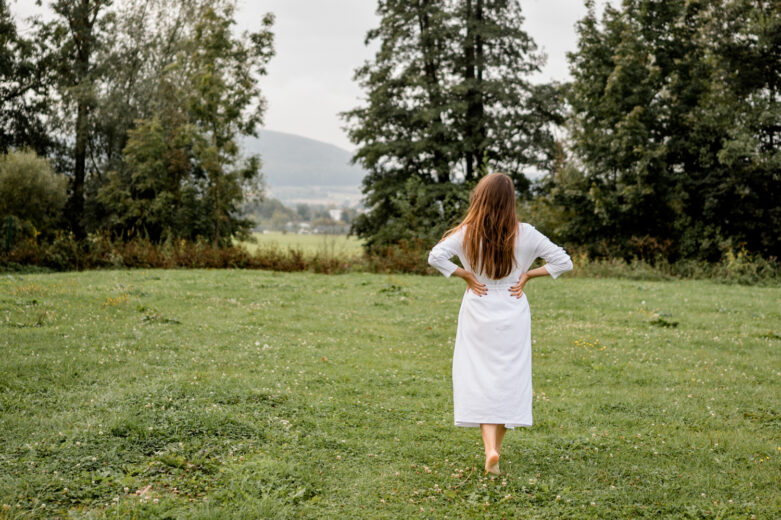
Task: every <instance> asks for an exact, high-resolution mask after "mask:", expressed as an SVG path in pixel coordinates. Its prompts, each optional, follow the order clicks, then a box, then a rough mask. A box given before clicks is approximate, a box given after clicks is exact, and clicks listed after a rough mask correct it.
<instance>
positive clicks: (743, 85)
mask: <svg viewBox="0 0 781 520" xmlns="http://www.w3.org/2000/svg"><path fill="white" fill-rule="evenodd" d="M589 9H590V13H589V15H588V16H587V17H586V18H585V19H583V20H582V21H581V22H579V24H578V33H579V43H578V50H577V51H576V52H574V53H571V55H570V62H571V64H572V67H571V68H572V74H573V77H574V81H573V83H572V85H571V86H570V88H569V90H568V96H567V98H568V100H569V102H570V104H571V106H572V113H571V115H570V118H569V128H570V130H571V142H570V144H571V152H572V157H571V158H569V160H568V161H566V162H564V163H562V165H561V167H560V169H559V171H558V172H557V173H556V174H555V175H553V176H551V177H550V178H549V179H548V183H549V184H548V185H547V186H546V188H545V191H546V192H547V193H548V194H549V195H550V196H551V200H550V203H551V204H554V205H558V206H562V207H565V208H567V211H568V212H569V215H568V216H567V218H565V219H564V221H563V222H561V223H560V224H561V225H560V226H558V229H557V232H558V233H559V234H560V235H561V236H563V237H564V238H565V239H566V240H568V241H571V242H575V243H582V244H590V248H591V250H592V251H591V253H592V254H608V255H616V254H617V255H620V256H624V257H631V256H639V257H643V258H647V259H654V258H655V257H656V256H662V257H664V258H666V259H669V260H674V259H676V258H681V257H684V258H700V259H705V260H710V261H715V260H718V259H719V258H720V257H721V256H722V254H723V252H724V251H725V250H732V249H736V248H740V247H745V248H747V249H748V250H750V251H753V252H757V253H760V254H763V255H776V256H777V255H778V252H779V250H780V249H781V243H779V236H780V235H779V234H778V233H777V229H779V227H780V226H781V212H779V206H778V202H777V201H778V200H779V198H781V192H779V187H781V177H779V171H781V168H779V166H781V163H780V162H779V160H780V159H779V157H781V156H779V151H778V146H777V141H778V136H777V133H778V129H779V126H778V121H779V118H781V107H779V103H778V101H777V100H778V89H779V77H781V75H779V69H778V67H779V63H781V60H779V59H778V34H779V31H780V30H781V15H779V11H778V9H777V8H774V7H773V6H772V2H748V1H744V0H719V1H715V2H689V1H685V0H673V1H669V2H656V1H653V0H627V1H625V2H624V3H623V4H622V6H621V7H620V8H614V7H611V6H607V7H606V8H605V12H604V15H603V18H602V20H601V23H600V22H598V21H597V19H596V15H595V10H594V4H593V2H590V3H589ZM652 242H655V243H656V246H654V247H652V248H650V250H649V248H648V247H646V245H647V244H649V243H652ZM638 244H640V245H639V246H638ZM644 249H645V250H644Z"/></svg>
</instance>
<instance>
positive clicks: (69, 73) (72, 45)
mask: <svg viewBox="0 0 781 520" xmlns="http://www.w3.org/2000/svg"><path fill="white" fill-rule="evenodd" d="M112 3H113V0H56V1H54V2H52V3H51V8H52V10H53V11H54V13H55V14H56V15H57V18H56V19H55V20H54V21H51V22H48V23H40V24H39V35H40V37H41V38H42V39H43V41H45V42H47V43H48V45H49V46H50V48H51V52H52V54H51V59H52V63H53V65H54V67H55V71H56V75H57V80H58V84H59V90H60V97H61V99H62V101H63V103H64V107H63V116H64V117H63V119H64V121H67V122H69V123H70V129H69V130H70V131H68V132H67V134H68V136H69V137H72V138H73V142H74V145H73V163H72V175H71V178H70V180H71V182H70V195H69V199H68V204H67V206H66V214H67V218H68V220H69V221H70V225H71V229H72V230H73V232H74V234H75V235H76V236H77V237H78V238H81V237H83V236H84V235H85V227H84V181H85V177H86V175H87V158H88V153H89V146H90V136H91V130H90V126H91V124H92V119H91V116H92V110H93V108H94V106H95V101H96V96H97V86H98V84H99V81H100V78H101V75H102V74H103V70H102V65H103V64H102V63H97V62H96V61H95V56H96V54H97V53H98V52H99V51H100V50H101V49H102V47H103V46H104V42H105V38H106V35H107V34H109V33H110V32H111V25H112V24H113V23H114V20H115V18H114V16H113V13H112V12H111V11H110V10H109V7H110V6H111V5H112ZM71 114H73V117H71Z"/></svg>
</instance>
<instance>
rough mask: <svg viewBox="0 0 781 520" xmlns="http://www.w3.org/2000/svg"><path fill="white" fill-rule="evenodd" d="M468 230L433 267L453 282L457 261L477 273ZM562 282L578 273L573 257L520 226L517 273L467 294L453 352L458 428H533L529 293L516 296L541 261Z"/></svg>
mask: <svg viewBox="0 0 781 520" xmlns="http://www.w3.org/2000/svg"><path fill="white" fill-rule="evenodd" d="M463 238H464V228H461V230H459V231H458V232H456V233H454V234H452V235H450V236H449V237H447V238H446V239H445V240H443V241H442V242H440V243H438V244H437V245H436V246H434V248H433V249H432V250H431V252H430V253H429V256H428V263H429V264H430V265H431V266H433V267H435V268H436V269H437V270H439V271H440V272H441V273H442V274H443V275H445V276H447V277H450V275H451V274H453V271H455V270H456V268H457V267H458V266H457V265H456V264H455V263H453V262H452V261H451V260H450V259H451V258H452V257H454V256H457V257H458V258H459V259H460V260H461V265H462V266H463V267H464V269H466V270H467V271H471V272H473V273H475V271H474V269H472V267H471V266H470V264H469V260H468V259H467V258H466V254H465V253H464V248H463V247H462V243H463ZM539 257H541V258H543V259H545V261H546V262H547V263H546V264H545V268H546V269H547V270H548V273H550V275H551V277H553V278H556V277H557V276H558V275H560V274H561V273H563V272H565V271H569V270H570V269H572V260H571V259H570V257H569V255H568V254H567V253H566V251H564V249H562V248H561V247H559V246H557V245H556V244H554V243H553V242H551V241H550V240H549V239H548V238H547V237H546V236H545V235H543V234H542V233H540V232H539V231H537V230H536V229H535V228H534V226H532V225H530V224H525V223H519V230H518V234H517V237H516V241H515V262H516V263H515V268H514V269H513V271H512V272H511V273H510V274H509V275H508V276H506V277H504V278H501V279H499V280H493V279H490V278H488V277H486V276H483V275H482V274H480V273H475V275H476V277H477V279H478V280H479V281H480V282H481V283H484V284H485V285H486V287H487V294H486V295H484V296H477V295H476V294H475V293H473V292H472V291H469V290H467V291H466V292H465V293H464V297H463V299H462V300H461V310H460V312H459V313H458V329H457V331H456V345H455V350H454V352H453V404H454V416H455V425H456V426H466V427H477V426H480V424H482V423H487V424H504V425H505V426H506V427H507V428H514V427H516V426H531V425H532V351H531V347H532V343H531V314H530V312H529V302H528V300H527V299H526V293H524V295H523V296H522V297H521V298H520V299H518V298H516V297H514V296H511V295H510V292H509V289H510V287H512V286H513V285H515V284H516V283H517V282H518V280H519V279H520V277H521V274H523V273H525V272H526V271H528V270H529V267H530V266H531V264H532V262H534V260H535V259H537V258H539Z"/></svg>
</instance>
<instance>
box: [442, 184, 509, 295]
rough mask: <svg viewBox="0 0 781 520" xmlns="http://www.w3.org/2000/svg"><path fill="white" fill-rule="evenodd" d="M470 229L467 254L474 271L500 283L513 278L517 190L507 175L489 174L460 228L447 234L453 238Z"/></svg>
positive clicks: (465, 236) (475, 194) (476, 193)
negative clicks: (462, 229)
mask: <svg viewBox="0 0 781 520" xmlns="http://www.w3.org/2000/svg"><path fill="white" fill-rule="evenodd" d="M464 226H466V233H465V234H464V246H463V247H464V252H465V253H466V258H467V259H468V260H469V263H470V265H472V268H473V269H475V270H476V272H480V273H483V274H485V275H486V276H488V277H489V278H492V279H494V280H498V279H499V278H504V277H505V276H507V275H509V274H510V273H511V272H512V270H513V267H514V264H515V256H514V248H515V236H516V234H517V233H518V216H517V215H516V213H515V187H514V186H513V181H512V179H510V177H508V176H507V175H505V174H503V173H491V174H489V175H486V176H485V177H483V178H482V179H480V182H478V183H477V186H475V189H474V191H472V194H471V196H470V198H469V209H468V210H467V212H466V217H464V220H462V221H461V223H460V224H459V225H457V226H456V227H454V228H453V229H451V230H450V231H448V232H447V233H445V237H447V236H448V235H451V234H453V233H455V232H456V231H458V230H459V229H461V228H462V227H464Z"/></svg>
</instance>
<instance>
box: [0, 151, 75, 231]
mask: <svg viewBox="0 0 781 520" xmlns="http://www.w3.org/2000/svg"><path fill="white" fill-rule="evenodd" d="M66 183H67V181H66V179H65V177H63V176H62V175H58V174H56V173H54V171H53V170H52V167H51V165H50V164H49V161H48V160H46V159H44V158H43V157H39V156H38V155H37V154H36V153H35V152H33V151H29V150H25V151H17V152H14V151H12V152H8V153H6V154H3V155H0V222H2V223H3V224H5V222H6V219H7V218H8V217H9V216H12V217H16V218H17V219H20V220H21V221H22V222H24V223H26V224H28V225H31V226H33V229H31V230H28V233H27V234H30V235H33V236H34V237H36V236H37V235H38V234H39V233H47V234H48V233H52V232H53V229H54V228H55V227H56V226H58V225H59V224H60V218H61V216H62V208H63V207H64V205H65V200H66ZM3 229H4V228H3Z"/></svg>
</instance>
